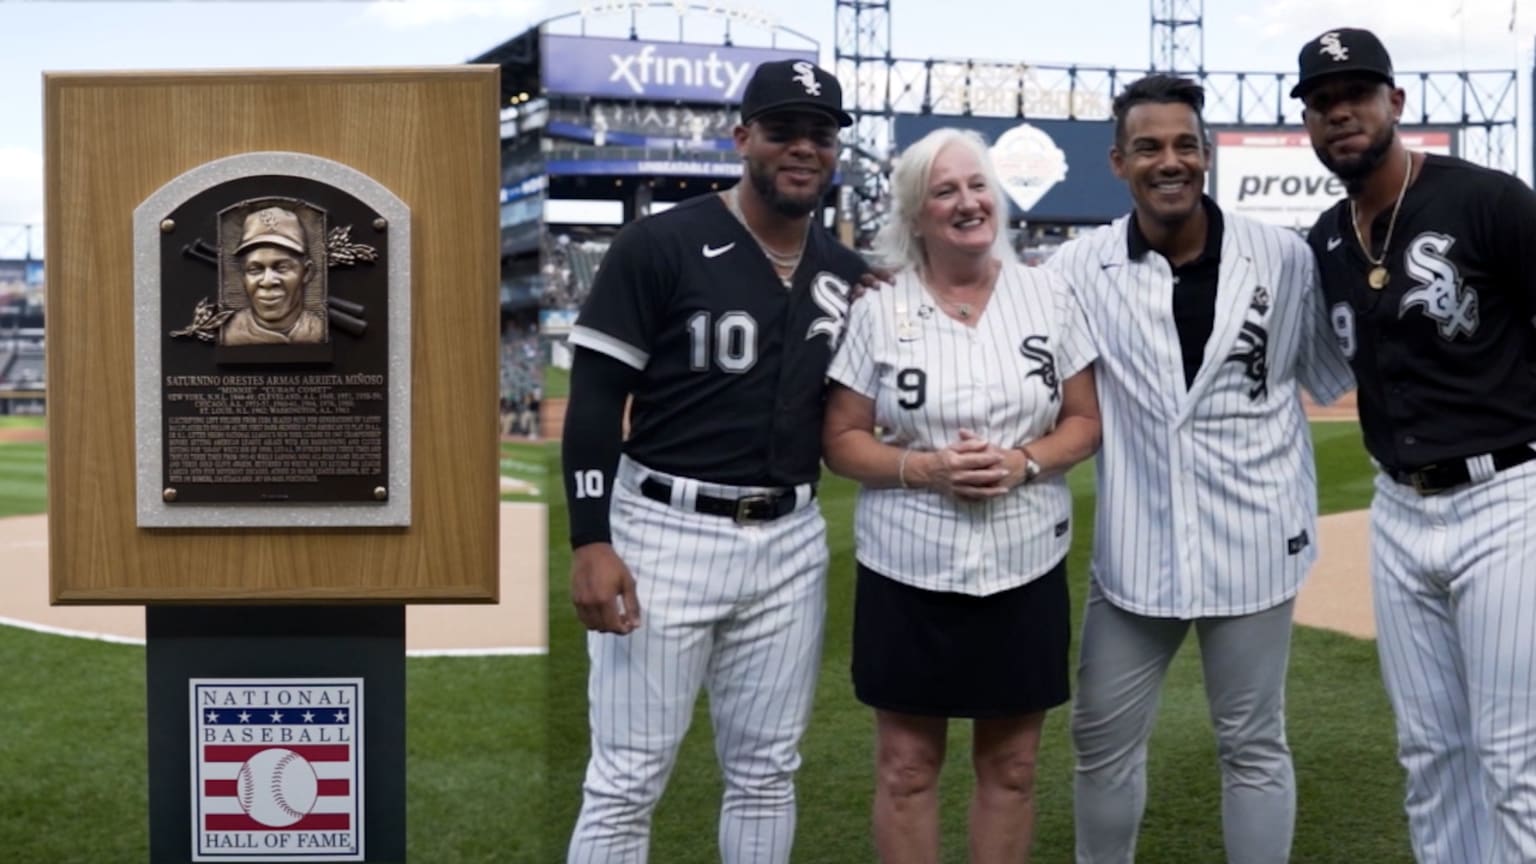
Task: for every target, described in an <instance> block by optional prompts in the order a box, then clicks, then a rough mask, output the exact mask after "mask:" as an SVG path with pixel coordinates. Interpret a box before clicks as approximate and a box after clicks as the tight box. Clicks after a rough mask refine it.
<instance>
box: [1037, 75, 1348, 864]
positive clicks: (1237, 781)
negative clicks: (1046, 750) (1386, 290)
mask: <svg viewBox="0 0 1536 864" xmlns="http://www.w3.org/2000/svg"><path fill="white" fill-rule="evenodd" d="M1203 103H1204V92H1203V90H1202V89H1201V88H1200V86H1199V85H1197V84H1195V83H1194V82H1192V81H1189V80H1186V79H1180V78H1173V77H1169V76H1163V75H1153V76H1149V77H1147V78H1143V79H1141V80H1140V81H1137V82H1135V83H1133V84H1131V85H1130V86H1128V87H1127V88H1126V89H1125V90H1124V91H1123V92H1122V93H1121V94H1120V95H1119V96H1118V97H1116V99H1115V103H1114V115H1115V141H1114V145H1113V147H1112V148H1111V150H1110V165H1111V167H1112V168H1113V170H1114V172H1115V174H1116V175H1117V176H1118V177H1120V178H1121V179H1123V180H1124V181H1125V182H1126V185H1127V186H1128V188H1129V190H1130V194H1131V198H1132V200H1133V202H1134V204H1135V209H1134V210H1133V211H1132V212H1131V213H1130V214H1128V215H1126V216H1124V217H1122V218H1120V219H1117V220H1116V221H1115V222H1114V223H1113V224H1111V225H1109V226H1107V227H1105V228H1101V229H1099V230H1098V231H1096V232H1094V233H1092V234H1089V235H1087V236H1086V237H1082V238H1079V239H1077V240H1074V241H1072V242H1070V243H1068V244H1066V245H1064V246H1063V247H1062V248H1061V249H1060V250H1059V251H1058V252H1057V253H1056V255H1055V256H1053V258H1052V259H1051V261H1050V263H1049V266H1050V267H1052V268H1053V269H1056V270H1057V271H1058V272H1060V273H1062V274H1063V275H1064V276H1065V277H1066V279H1067V282H1068V283H1069V284H1070V285H1071V286H1072V288H1073V290H1074V291H1075V292H1076V294H1077V297H1078V299H1079V302H1080V303H1081V304H1082V307H1083V311H1084V314H1085V315H1086V317H1087V321H1088V329H1089V331H1090V332H1091V333H1092V335H1093V338H1094V340H1095V342H1096V344H1097V347H1098V350H1099V367H1098V368H1099V375H1098V381H1097V385H1098V394H1099V405H1100V411H1101V414H1102V418H1103V446H1102V449H1101V450H1100V452H1099V456H1098V462H1097V465H1098V476H1097V483H1098V506H1097V512H1096V515H1095V527H1094V549H1093V565H1092V581H1091V585H1090V589H1089V596H1088V602H1087V612H1086V617H1085V620H1084V623H1083V633H1082V645H1081V652H1082V653H1081V656H1080V658H1079V665H1078V679H1077V680H1078V695H1077V699H1076V702H1075V704H1074V706H1073V713H1072V739H1073V744H1074V747H1075V749H1076V754H1077V770H1076V779H1075V782H1074V801H1075V813H1076V821H1077V860H1078V862H1080V864H1109V862H1116V864H1119V862H1124V864H1129V862H1131V861H1132V860H1133V859H1134V856H1135V848H1136V834H1137V830H1138V827H1139V824H1140V822H1141V817H1142V813H1143V811H1144V809H1145V804H1146V791H1147V790H1146V782H1147V781H1146V750H1147V739H1148V738H1149V736H1150V735H1151V732H1152V726H1153V721H1154V719H1155V715H1156V713H1157V699H1158V691H1159V689H1160V687H1161V685H1162V681H1163V678H1164V675H1165V674H1166V672H1167V669H1168V663H1169V661H1171V660H1172V659H1173V656H1174V653H1175V652H1176V651H1177V650H1178V647H1179V645H1180V643H1181V642H1182V641H1183V640H1184V638H1185V636H1186V634H1187V633H1188V632H1189V630H1190V629H1191V628H1193V629H1194V630H1195V633H1196V635H1197V636H1198V638H1199V640H1200V653H1201V661H1202V664H1203V667H1204V672H1205V687H1206V696H1207V699H1208V700H1209V705H1210V715H1211V722H1212V724H1213V726H1214V727H1215V731H1216V737H1217V742H1218V754H1219V761H1220V769H1221V786H1222V833H1223V839H1224V841H1225V845H1226V852H1227V860H1228V861H1230V862H1240V864H1260V862H1266V864H1267V862H1275V864H1279V862H1284V861H1287V860H1288V858H1289V855H1290V847H1291V837H1292V832H1293V828H1294V823H1295V794H1296V793H1295V779H1294V776H1293V771H1292V767H1291V756H1290V750H1289V747H1288V746H1287V744H1286V738H1285V716H1284V704H1285V699H1284V688H1285V669H1286V661H1287V658H1288V656H1289V651H1290V631H1291V612H1292V605H1293V601H1294V597H1295V594H1296V592H1297V590H1298V589H1299V587H1300V584H1301V580H1302V578H1303V576H1304V575H1305V574H1306V572H1307V570H1308V569H1309V568H1310V566H1311V564H1312V562H1313V560H1314V558H1315V556H1316V551H1315V547H1314V545H1313V542H1312V538H1313V537H1314V535H1315V534H1316V527H1315V522H1316V514H1317V495H1316V477H1315V468H1314V465H1313V460H1312V448H1311V438H1310V435H1309V432H1308V428H1307V424H1306V419H1305V417H1304V415H1303V413H1302V409H1301V405H1300V401H1299V399H1298V395H1297V387H1298V384H1300V385H1303V386H1305V387H1306V388H1307V389H1308V390H1309V391H1310V392H1311V393H1312V395H1313V396H1314V398H1316V399H1317V400H1318V401H1319V402H1323V403H1327V402H1330V401H1332V400H1333V399H1335V398H1337V396H1338V395H1340V394H1341V393H1343V392H1344V391H1346V390H1347V389H1349V388H1350V387H1351V386H1352V385H1353V382H1352V381H1351V379H1350V376H1349V370H1348V367H1347V366H1346V365H1345V362H1344V359H1343V357H1342V355H1341V354H1340V353H1339V350H1338V346H1337V342H1336V340H1334V339H1333V338H1332V333H1331V331H1330V329H1329V328H1328V324H1327V319H1326V317H1325V316H1324V314H1323V312H1322V307H1321V304H1320V300H1319V297H1318V294H1317V292H1316V290H1315V288H1314V278H1315V269H1314V265H1313V260H1312V256H1311V255H1310V254H1309V253H1308V251H1307V249H1306V245H1305V244H1304V243H1302V242H1301V238H1299V237H1297V236H1296V235H1294V234H1292V233H1289V232H1286V231H1283V230H1280V229H1277V228H1273V227H1270V226H1266V225H1261V224H1258V223H1256V222H1252V221H1249V220H1247V219H1244V218H1242V217H1240V216H1237V215H1234V214H1230V213H1223V212H1222V211H1221V209H1220V208H1219V207H1217V206H1216V203H1215V202H1214V201H1212V200H1211V199H1210V198H1208V197H1206V196H1205V195H1204V194H1203V193H1202V189H1203V188H1204V185H1205V173H1206V167H1207V164H1208V160H1209V156H1210V153H1209V145H1208V138H1207V136H1206V130H1205V125H1204V120H1203V119H1202V117H1201V114H1200V111H1201V107H1202V106H1203Z"/></svg>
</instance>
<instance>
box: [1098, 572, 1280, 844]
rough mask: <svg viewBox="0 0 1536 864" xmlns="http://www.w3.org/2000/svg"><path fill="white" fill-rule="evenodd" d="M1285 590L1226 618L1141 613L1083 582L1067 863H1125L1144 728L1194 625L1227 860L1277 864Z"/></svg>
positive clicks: (1139, 798) (1136, 814)
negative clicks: (1072, 839) (1278, 598)
mask: <svg viewBox="0 0 1536 864" xmlns="http://www.w3.org/2000/svg"><path fill="white" fill-rule="evenodd" d="M1294 606H1295V601H1291V600H1287V601H1286V602H1284V603H1282V604H1280V605H1279V606H1275V607H1273V608H1271V609H1266V610H1264V611H1263V612H1256V613H1253V614H1251V615H1238V616H1233V617H1229V618H1197V619H1195V620H1193V621H1191V620H1186V619H1180V618H1149V617H1146V616H1143V615H1137V614H1135V613H1133V612H1127V611H1126V610H1124V609H1121V608H1119V607H1117V606H1115V605H1114V604H1113V603H1111V602H1109V600H1107V599H1106V598H1105V597H1104V595H1103V593H1102V592H1100V590H1099V587H1098V584H1097V583H1092V584H1091V585H1090V587H1089V591H1088V603H1087V610H1086V612H1085V614H1084V621H1083V638H1082V647H1081V654H1080V659H1079V661H1078V670H1077V698H1076V699H1075V700H1074V702H1073V705H1072V743H1073V745H1074V748H1075V749H1076V751H1077V770H1076V775H1075V779H1074V782H1073V807H1074V813H1075V819H1076V822H1077V861H1078V864H1131V862H1132V861H1133V860H1135V855H1136V835H1137V833H1138V831H1139V829H1140V827H1141V818H1142V814H1143V813H1144V812H1145V810H1146V804H1147V739H1148V738H1150V737H1151V735H1152V726H1153V724H1154V722H1155V720H1156V719H1157V703H1158V696H1159V694H1160V693H1161V691H1162V686H1163V679H1164V678H1165V676H1166V675H1167V672H1168V664H1169V663H1170V662H1171V661H1172V660H1173V656H1174V654H1176V653H1178V650H1179V645H1180V644H1181V643H1182V642H1183V641H1184V636H1185V634H1186V633H1188V632H1189V629H1190V627H1191V626H1193V627H1194V629H1195V632H1196V634H1197V635H1198V637H1199V639H1200V662H1201V664H1202V666H1203V668H1204V671H1205V694H1206V699H1207V701H1208V702H1209V703H1210V713H1211V723H1212V725H1213V726H1214V727H1215V729H1216V741H1217V757H1218V761H1219V762H1220V765H1221V823H1222V837H1223V841H1224V843H1225V846H1226V851H1227V860H1228V862H1231V864H1284V862H1286V861H1288V860H1289V859H1290V852H1291V839H1292V836H1293V833H1294V830H1295V823H1296V777H1295V773H1294V769H1293V768H1292V765H1291V750H1290V747H1289V745H1287V744H1286V740H1285V669H1286V663H1287V661H1288V660H1289V658H1290V647H1291V614H1292V611H1293V609H1294Z"/></svg>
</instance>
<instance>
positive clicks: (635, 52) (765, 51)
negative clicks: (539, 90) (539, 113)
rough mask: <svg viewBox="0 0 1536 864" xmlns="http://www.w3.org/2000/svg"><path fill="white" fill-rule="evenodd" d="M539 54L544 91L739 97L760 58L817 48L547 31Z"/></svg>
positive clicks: (811, 54)
mask: <svg viewBox="0 0 1536 864" xmlns="http://www.w3.org/2000/svg"><path fill="white" fill-rule="evenodd" d="M541 58H542V59H541V61H540V65H541V67H542V72H543V80H544V92H545V93H547V94H550V95H557V94H563V95H570V96H600V97H607V98H612V99H625V100H629V99H639V100H646V101H650V100H655V101H661V102H674V101H675V102H712V103H722V102H723V103H737V102H740V101H741V91H742V89H743V88H745V87H746V86H747V79H748V78H751V77H752V70H754V69H756V68H757V66H758V64H759V63H766V62H768V61H770V60H809V61H811V62H813V63H814V62H816V52H815V51H814V50H813V49H803V50H795V51H791V50H784V49H778V48H739V47H735V46H727V45H699V44H696V43H692V42H647V41H641V40H631V39H602V38H591V37H584V36H559V35H555V34H552V33H546V34H544V37H543V44H542V48H541Z"/></svg>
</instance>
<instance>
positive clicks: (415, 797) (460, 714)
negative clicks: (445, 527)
mask: <svg viewBox="0 0 1536 864" xmlns="http://www.w3.org/2000/svg"><path fill="white" fill-rule="evenodd" d="M510 452H511V457H510V458H512V459H514V460H515V461H517V462H519V463H525V464H526V465H528V466H531V467H530V468H529V470H530V471H531V472H534V473H537V469H538V468H540V467H542V466H543V464H544V453H545V452H546V449H544V448H541V447H540V446H539V445H533V446H531V447H529V446H526V445H515V446H514V447H513V449H512V450H511V451H510ZM507 453H508V451H507V450H505V449H504V450H503V457H504V458H508V456H507ZM43 509H44V497H43V447H42V445H40V444H0V514H4V515H14V514H19V513H38V512H43ZM7 578H12V575H11V574H9V573H7V571H6V570H5V568H4V565H3V564H0V580H4V579H7ZM544 670H545V658H543V657H480V658H411V659H408V660H407V661H406V687H407V690H406V745H407V756H406V772H407V774H406V786H407V819H408V822H407V826H406V831H407V845H408V851H409V855H410V860H411V861H413V862H448V864H471V862H473V864H507V862H512V864H546V859H545V858H544V857H543V855H542V851H541V846H542V839H541V838H542V835H543V833H544V832H545V831H546V827H545V826H546V825H547V824H548V819H547V817H546V815H545V808H544V799H545V795H544V790H545V788H546V785H547V784H546V781H545V777H546V775H545V761H544V756H543V754H544V751H545V740H544V730H545V712H544V708H543V705H544V698H545V674H544ZM0 694H3V698H0V766H4V767H3V769H0V861H5V862H15V864H133V862H141V861H145V860H147V859H148V854H149V853H148V845H149V839H148V829H147V827H146V826H147V823H146V819H147V816H146V809H145V808H146V807H147V796H146V790H145V776H146V775H145V771H146V762H145V759H146V757H145V751H146V746H147V739H146V729H145V721H144V651H143V649H142V648H137V647H132V646H125V645H113V644H106V643H102V642H91V641H87V640H81V639H70V638H65V637H60V636H49V635H43V634H38V633H33V632H29V631H26V630H20V629H16V628H11V627H4V626H0Z"/></svg>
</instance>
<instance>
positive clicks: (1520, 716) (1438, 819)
mask: <svg viewBox="0 0 1536 864" xmlns="http://www.w3.org/2000/svg"><path fill="white" fill-rule="evenodd" d="M1474 461H1476V460H1474ZM1474 469H1475V471H1476V472H1477V473H1475V474H1474V476H1475V477H1478V478H1479V479H1480V481H1481V482H1474V483H1471V484H1468V485H1465V486H1462V487H1459V488H1457V489H1454V490H1451V491H1447V492H1442V493H1440V494H1437V495H1429V496H1420V495H1419V494H1418V493H1416V492H1414V491H1413V489H1412V488H1411V487H1409V486H1405V485H1402V484H1399V483H1396V482H1394V481H1393V480H1391V479H1390V478H1388V477H1386V476H1385V475H1382V474H1378V475H1377V477H1376V495H1375V497H1374V498H1373V499H1372V501H1371V590H1372V595H1373V605H1374V606H1375V611H1376V630H1377V650H1378V651H1379V652H1380V655H1381V671H1382V678H1383V679H1384V681H1385V682H1386V687H1387V695H1388V696H1389V697H1390V699H1391V701H1392V710H1393V711H1394V713H1395V714H1396V715H1397V740H1398V759H1399V761H1401V762H1402V765H1403V767H1404V768H1405V769H1406V770H1407V772H1408V790H1407V801H1406V807H1407V811H1408V825H1409V831H1410V833H1411V834H1412V838H1413V850H1414V855H1415V857H1416V858H1417V859H1418V861H1419V862H1420V864H1515V862H1536V462H1527V463H1525V464H1524V465H1520V466H1517V467H1515V468H1511V469H1509V470H1507V471H1503V472H1499V473H1497V474H1495V473H1494V472H1493V469H1492V465H1491V460H1490V462H1489V463H1488V464H1485V465H1481V466H1474Z"/></svg>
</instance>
